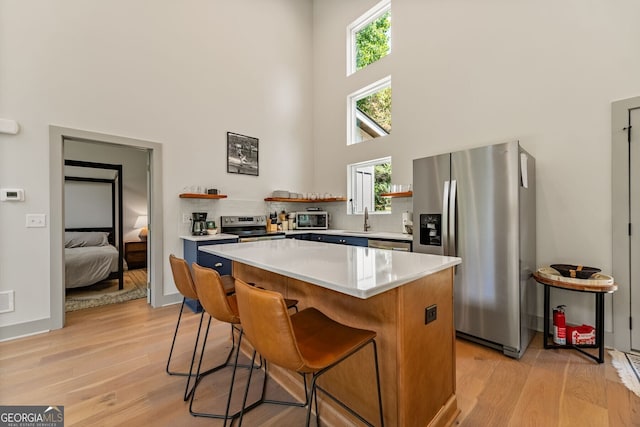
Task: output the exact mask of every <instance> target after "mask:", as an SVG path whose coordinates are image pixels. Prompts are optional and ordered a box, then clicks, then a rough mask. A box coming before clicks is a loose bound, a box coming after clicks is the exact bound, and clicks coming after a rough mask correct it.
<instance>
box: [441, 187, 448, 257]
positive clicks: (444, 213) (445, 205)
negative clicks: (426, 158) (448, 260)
mask: <svg viewBox="0 0 640 427" xmlns="http://www.w3.org/2000/svg"><path fill="white" fill-rule="evenodd" d="M441 239H442V249H443V255H444V256H447V255H449V181H445V182H444V192H443V194H442V237H441Z"/></svg>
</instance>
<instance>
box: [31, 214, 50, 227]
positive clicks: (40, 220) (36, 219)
mask: <svg viewBox="0 0 640 427" xmlns="http://www.w3.org/2000/svg"><path fill="white" fill-rule="evenodd" d="M46 226H47V215H46V214H27V228H35V227H46Z"/></svg>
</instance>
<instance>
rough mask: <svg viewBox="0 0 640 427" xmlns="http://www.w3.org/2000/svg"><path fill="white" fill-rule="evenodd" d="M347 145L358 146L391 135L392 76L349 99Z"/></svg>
mask: <svg viewBox="0 0 640 427" xmlns="http://www.w3.org/2000/svg"><path fill="white" fill-rule="evenodd" d="M347 102H348V111H349V116H348V117H347V144H348V145H350V144H357V143H359V142H363V141H367V140H370V139H373V138H378V137H380V136H384V135H388V134H390V133H391V76H388V77H385V78H384V79H382V80H379V81H377V82H375V83H373V84H371V85H369V86H367V87H365V88H362V89H360V90H358V91H357V92H354V93H352V94H351V95H349V96H348V98H347Z"/></svg>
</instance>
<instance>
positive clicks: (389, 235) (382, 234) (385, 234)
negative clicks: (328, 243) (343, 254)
mask: <svg viewBox="0 0 640 427" xmlns="http://www.w3.org/2000/svg"><path fill="white" fill-rule="evenodd" d="M285 233H286V234H287V236H289V235H293V234H307V233H313V234H332V235H336V236H351V237H365V238H367V239H387V240H402V241H406V242H412V241H413V235H411V234H404V233H393V232H390V231H355V230H331V229H328V230H289V231H285Z"/></svg>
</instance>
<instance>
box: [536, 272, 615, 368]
mask: <svg viewBox="0 0 640 427" xmlns="http://www.w3.org/2000/svg"><path fill="white" fill-rule="evenodd" d="M533 277H534V279H536V281H537V282H538V283H540V284H542V285H544V332H543V333H544V336H543V338H542V339H543V343H544V348H571V349H574V350H578V351H579V352H581V353H582V354H584V355H586V356H588V357H590V358H592V359H593V360H595V361H596V362H598V363H604V295H605V294H610V293H613V292H615V291H616V290H617V289H618V286H617V285H616V284H615V283H605V284H597V285H593V284H589V280H579V279H578V280H576V279H573V280H570V278H566V280H563V279H565V278H564V277H562V276H553V278H550V277H548V276H545V275H541V274H540V272H539V271H538V272H535V273H533ZM552 287H553V288H558V289H565V290H569V291H577V292H588V293H592V294H594V295H595V298H596V313H595V315H596V326H595V328H596V343H595V345H579V346H578V345H574V344H566V345H560V344H555V343H553V342H551V343H549V334H550V333H549V329H550V328H549V325H550V323H551V322H550V321H549V320H550V318H551V316H552V315H553V313H552V312H551V307H550V301H549V299H550V298H549V296H550V289H551V288H552ZM567 339H568V338H567ZM585 348H597V349H598V355H597V356H595V355H593V354H591V353H589V352H587V351H585V350H584V349H585Z"/></svg>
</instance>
